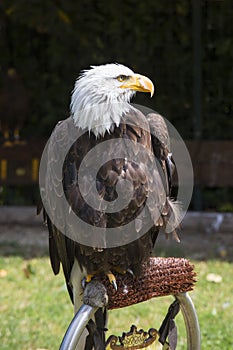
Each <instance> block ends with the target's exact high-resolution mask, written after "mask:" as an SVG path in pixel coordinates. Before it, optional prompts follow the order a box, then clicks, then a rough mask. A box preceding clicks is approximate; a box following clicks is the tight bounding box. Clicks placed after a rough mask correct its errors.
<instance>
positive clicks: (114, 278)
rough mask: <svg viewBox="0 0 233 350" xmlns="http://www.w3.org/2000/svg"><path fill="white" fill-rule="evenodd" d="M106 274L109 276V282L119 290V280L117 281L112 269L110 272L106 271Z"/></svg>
mask: <svg viewBox="0 0 233 350" xmlns="http://www.w3.org/2000/svg"><path fill="white" fill-rule="evenodd" d="M106 276H108V279H109V282H110V283H111V285H112V286H113V287H114V288H115V290H116V291H117V282H116V277H115V276H114V274H113V273H112V272H111V271H110V272H109V273H106Z"/></svg>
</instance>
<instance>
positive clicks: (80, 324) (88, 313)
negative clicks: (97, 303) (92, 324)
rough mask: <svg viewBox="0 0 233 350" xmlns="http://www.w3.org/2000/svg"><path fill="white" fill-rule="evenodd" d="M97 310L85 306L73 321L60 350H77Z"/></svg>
mask: <svg viewBox="0 0 233 350" xmlns="http://www.w3.org/2000/svg"><path fill="white" fill-rule="evenodd" d="M95 311H96V308H94V307H92V306H89V305H86V304H83V305H82V306H81V307H80V309H79V310H78V312H77V313H76V314H75V316H74V318H73V320H72V321H71V323H70V325H69V327H68V329H67V331H66V334H65V335H64V338H63V340H62V343H61V346H60V350H75V349H76V346H77V344H78V341H79V338H80V336H81V335H82V332H83V331H84V329H85V327H86V325H87V323H88V321H89V320H90V319H91V318H92V316H93V315H94V313H95Z"/></svg>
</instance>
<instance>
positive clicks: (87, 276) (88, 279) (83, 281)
mask: <svg viewBox="0 0 233 350" xmlns="http://www.w3.org/2000/svg"><path fill="white" fill-rule="evenodd" d="M93 276H94V275H91V274H88V275H86V277H83V279H82V287H83V289H85V287H86V285H87V283H89V282H91V280H92V277H93Z"/></svg>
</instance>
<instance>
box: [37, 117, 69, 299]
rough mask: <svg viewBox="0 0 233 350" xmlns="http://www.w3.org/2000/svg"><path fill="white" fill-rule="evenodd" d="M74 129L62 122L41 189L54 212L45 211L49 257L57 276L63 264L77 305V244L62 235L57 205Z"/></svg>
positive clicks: (63, 222) (51, 144) (62, 222)
mask: <svg viewBox="0 0 233 350" xmlns="http://www.w3.org/2000/svg"><path fill="white" fill-rule="evenodd" d="M72 126H73V125H72V120H71V118H68V119H66V120H64V121H60V122H59V123H58V124H57V125H56V127H55V128H54V130H53V132H52V134H51V136H50V139H49V142H48V144H47V149H46V161H45V163H46V164H45V169H44V172H45V174H43V175H44V178H45V181H44V188H41V194H42V198H43V204H44V203H45V202H46V203H48V205H49V206H50V208H52V210H50V211H49V213H48V212H47V210H46V209H45V208H44V209H43V214H44V220H45V223H46V224H47V227H48V231H49V253H50V261H51V265H52V269H53V272H54V274H55V275H56V274H58V273H59V270H60V264H62V267H63V271H64V275H65V279H66V283H67V288H68V291H69V294H70V297H71V300H72V301H73V293H72V289H71V286H70V274H71V270H72V267H73V263H74V250H75V243H74V241H72V240H70V239H67V237H66V236H65V235H64V234H62V232H65V231H66V219H65V218H64V213H63V208H62V206H61V204H60V203H59V204H58V201H57V199H58V198H59V197H61V184H62V180H63V176H62V170H61V167H62V164H61V155H62V154H63V152H64V150H67V149H68V148H69V145H70V143H71V142H72V140H70V138H69V137H67V135H71V138H72V132H70V131H71V129H72ZM44 153H45V152H44ZM54 222H56V223H58V225H57V226H58V227H59V228H60V229H61V228H62V230H59V229H58V228H57V227H56V226H55V225H54ZM61 231H62V232H61Z"/></svg>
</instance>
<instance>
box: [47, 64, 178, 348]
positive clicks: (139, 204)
mask: <svg viewBox="0 0 233 350" xmlns="http://www.w3.org/2000/svg"><path fill="white" fill-rule="evenodd" d="M137 91H139V92H146V93H147V92H148V93H150V95H151V96H153V93H154V85H153V83H152V81H151V80H150V79H149V78H147V77H145V76H143V75H140V74H136V73H134V72H133V71H132V70H131V69H129V68H127V67H125V66H123V65H121V64H106V65H101V66H92V67H91V68H90V69H88V70H85V71H83V72H82V73H81V75H80V77H79V78H78V79H77V80H76V83H75V86H74V90H73V92H72V98H71V115H70V117H69V118H68V119H66V120H64V121H61V122H59V123H58V124H57V126H56V127H55V129H54V131H53V133H52V135H51V137H50V145H49V148H48V155H47V159H48V161H47V169H46V176H45V178H46V179H45V191H44V195H43V196H44V199H43V202H44V201H46V200H48V201H50V203H51V202H52V203H51V206H52V208H53V209H52V212H48V210H46V205H44V208H45V209H44V215H45V219H46V222H47V225H48V230H49V249H50V259H51V265H52V268H53V271H54V273H55V274H58V272H59V269H60V264H61V265H62V267H63V271H64V275H65V279H66V283H67V288H68V291H69V294H70V297H71V300H72V302H73V303H74V307H75V311H77V310H78V308H79V307H80V305H81V303H82V294H83V287H82V286H83V284H82V281H83V279H84V280H85V282H86V283H88V282H90V280H91V279H92V278H93V277H94V276H95V275H101V274H105V275H107V276H108V277H109V280H110V283H112V284H113V286H114V287H115V288H116V289H117V281H116V278H115V276H114V272H115V273H116V272H118V273H122V274H124V273H128V272H130V273H132V274H134V275H136V274H138V273H140V267H141V265H142V263H143V262H144V261H145V260H146V259H148V258H149V257H150V256H151V254H152V250H153V247H154V244H155V241H156V238H157V235H158V232H159V229H160V228H161V227H164V228H165V229H166V227H167V225H169V220H170V222H171V220H172V225H171V224H170V226H171V229H170V231H173V230H174V229H175V227H176V226H177V223H178V222H179V207H178V205H177V204H176V202H175V201H172V200H171V198H170V194H171V186H172V174H173V172H174V163H173V161H172V158H171V153H170V149H169V135H168V130H167V127H166V124H165V122H164V119H163V118H162V117H161V116H160V115H159V114H156V113H149V114H147V115H144V114H143V113H142V112H141V111H140V110H139V109H137V108H135V106H133V105H131V104H130V100H131V98H132V97H133V96H134V95H135V93H136V92H137ZM74 130H76V131H80V136H79V137H78V139H75V137H74V138H73V141H72V142H71V139H72V136H71V135H72V132H73V131H74ZM116 142H117V143H116ZM70 143H71V145H70ZM58 144H59V146H57V145H58ZM68 145H70V146H68ZM57 147H58V148H59V150H62V149H67V150H68V151H67V152H66V155H65V158H64V162H63V164H58V163H59V161H60V160H59V157H58V153H59V150H58V151H56V149H57ZM129 148H130V150H129ZM92 150H94V151H95V150H96V151H95V152H94V157H92V158H90V159H91V162H93V164H92V163H91V167H92V165H93V167H94V162H95V158H98V155H99V154H100V153H102V155H103V154H104V160H105V161H104V162H102V163H101V164H100V166H99V169H97V171H96V177H95V180H94V184H93V183H91V182H89V171H91V170H90V169H91V167H90V166H89V167H88V165H85V157H87V156H88V155H89V154H90V153H91V151H92ZM56 152H57V153H56ZM127 152H129V154H128V153H127ZM109 154H110V156H109ZM83 163H84V172H82V175H80V174H81V168H82V165H83ZM87 163H88V162H87ZM149 163H150V166H149V167H148V168H147V165H148V164H149ZM56 165H59V166H61V167H62V175H61V177H59V175H58V174H55V172H56ZM54 169H55V170H54ZM85 169H86V172H85ZM148 169H149V171H148ZM80 181H81V182H82V183H83V189H82V190H81V189H80ZM61 182H62V188H63V190H64V194H65V198H66V201H67V203H68V206H69V211H68V213H67V212H66V211H65V210H64V212H63V210H62V209H61V207H59V205H58V199H59V196H60V193H59V190H55V192H54V193H55V197H54V196H52V192H51V187H54V188H55V189H56V188H57V185H58V184H59V183H61ZM95 191H97V194H98V196H99V204H98V205H99V207H98V205H94V201H95V198H94V197H93V206H92V203H91V200H92V195H93V193H94V192H95ZM85 194H86V195H87V197H88V196H89V197H88V198H89V201H88V200H86V198H85ZM43 196H42V197H43ZM56 196H57V197H56ZM118 196H119V197H121V198H122V201H123V202H124V200H125V201H126V202H124V203H126V204H125V206H124V207H123V208H121V207H120V208H119V210H115V212H114V211H111V210H106V207H104V206H101V203H105V204H106V203H110V207H111V205H112V203H115V202H116V200H117V199H118ZM51 197H52V200H51ZM71 212H72V213H75V215H77V216H78V217H79V218H80V219H81V221H82V222H83V223H84V224H85V225H86V226H85V225H84V228H83V226H82V225H80V227H79V226H77V225H76V226H75V227H73V226H72V225H71V224H70V223H69V218H68V216H69V214H70V213H71ZM81 226H82V227H81ZM93 227H94V229H96V231H97V229H100V230H101V231H100V232H102V236H101V235H99V236H98V238H96V237H95V230H91V228H93ZM89 228H90V229H89ZM126 228H127V229H126ZM112 230H114V231H112ZM117 230H118V231H117ZM68 231H69V232H68ZM70 231H71V232H72V234H70ZM111 232H114V234H112V233H111ZM75 235H77V236H75ZM109 237H110V238H109ZM82 346H83V348H84V345H82ZM79 349H82V347H81V345H80V347H79Z"/></svg>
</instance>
